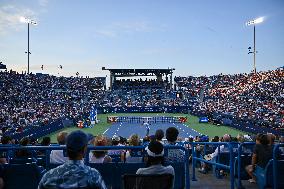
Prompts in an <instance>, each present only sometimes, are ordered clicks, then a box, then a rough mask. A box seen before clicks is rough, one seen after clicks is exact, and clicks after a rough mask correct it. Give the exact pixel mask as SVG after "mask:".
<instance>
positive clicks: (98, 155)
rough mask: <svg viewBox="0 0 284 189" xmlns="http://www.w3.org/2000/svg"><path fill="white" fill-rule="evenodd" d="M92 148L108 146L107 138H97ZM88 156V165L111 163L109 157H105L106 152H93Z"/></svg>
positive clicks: (100, 136)
mask: <svg viewBox="0 0 284 189" xmlns="http://www.w3.org/2000/svg"><path fill="white" fill-rule="evenodd" d="M94 146H108V142H107V138H106V137H105V136H102V135H99V136H97V137H96V138H95V141H94ZM90 154H91V157H90ZM90 154H89V157H90V163H109V162H111V161H112V159H111V157H110V156H108V155H107V150H94V151H93V152H91V153H90Z"/></svg>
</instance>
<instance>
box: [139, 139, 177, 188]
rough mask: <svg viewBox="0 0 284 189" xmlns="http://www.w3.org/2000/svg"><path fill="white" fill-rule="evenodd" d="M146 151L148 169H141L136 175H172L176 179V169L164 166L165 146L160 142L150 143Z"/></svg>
mask: <svg viewBox="0 0 284 189" xmlns="http://www.w3.org/2000/svg"><path fill="white" fill-rule="evenodd" d="M145 150H146V152H147V155H148V156H147V161H146V168H139V169H138V170H137V172H136V174H144V175H146V174H171V175H173V176H174V177H175V170H174V168H173V167H172V166H171V165H169V166H164V146H163V145H162V144H161V143H160V142H158V141H153V142H150V143H149V145H148V146H147V147H146V148H145ZM173 183H174V182H173Z"/></svg>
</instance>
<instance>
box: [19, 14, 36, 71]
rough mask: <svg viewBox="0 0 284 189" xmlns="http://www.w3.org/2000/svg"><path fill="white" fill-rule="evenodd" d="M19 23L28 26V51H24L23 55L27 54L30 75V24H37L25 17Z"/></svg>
mask: <svg viewBox="0 0 284 189" xmlns="http://www.w3.org/2000/svg"><path fill="white" fill-rule="evenodd" d="M20 21H21V22H23V23H27V24H28V51H26V52H25V53H27V54H28V74H29V73H30V54H31V52H30V24H32V25H37V22H36V21H34V20H31V19H28V18H25V17H21V18H20Z"/></svg>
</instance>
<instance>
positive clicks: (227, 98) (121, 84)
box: [0, 68, 284, 133]
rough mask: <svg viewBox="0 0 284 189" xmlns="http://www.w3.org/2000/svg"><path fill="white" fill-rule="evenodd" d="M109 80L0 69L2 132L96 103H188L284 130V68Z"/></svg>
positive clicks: (76, 113)
mask: <svg viewBox="0 0 284 189" xmlns="http://www.w3.org/2000/svg"><path fill="white" fill-rule="evenodd" d="M105 82H106V80H105V78H89V77H87V78H83V77H56V76H50V75H47V74H19V73H16V72H14V71H9V72H0V96H1V98H0V132H1V131H2V133H3V132H8V133H15V132H23V131H24V130H25V129H27V128H28V127H29V126H30V125H33V126H44V125H46V124H49V123H51V122H52V121H54V120H57V119H58V118H62V117H70V118H72V119H76V120H78V118H80V117H81V116H82V115H88V113H89V111H90V109H91V107H92V106H97V107H98V108H105V107H109V108H116V107H123V108H124V107H167V106H171V107H172V106H188V107H190V109H191V111H192V112H193V113H194V112H202V113H204V114H206V115H207V116H210V115H212V113H214V112H221V113H227V114H229V115H231V116H232V117H233V118H234V119H240V120H257V124H256V125H258V126H265V127H270V128H273V129H283V126H284V119H283V114H284V104H283V98H284V91H283V88H284V71H283V68H281V69H277V70H273V71H267V72H258V73H255V74H254V73H250V74H235V75H223V74H219V75H215V76H210V77H206V76H202V77H193V76H189V77H175V86H176V87H175V88H176V90H172V89H170V88H169V82H168V81H167V80H165V81H161V82H158V81H157V80H148V79H146V80H142V79H134V80H130V79H128V80H116V81H115V83H114V89H113V90H106V89H105Z"/></svg>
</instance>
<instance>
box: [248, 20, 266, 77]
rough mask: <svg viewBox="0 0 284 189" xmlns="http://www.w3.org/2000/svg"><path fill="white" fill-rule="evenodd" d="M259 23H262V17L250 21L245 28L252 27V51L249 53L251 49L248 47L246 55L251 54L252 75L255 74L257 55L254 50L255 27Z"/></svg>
mask: <svg viewBox="0 0 284 189" xmlns="http://www.w3.org/2000/svg"><path fill="white" fill-rule="evenodd" d="M261 22H263V17H260V18H256V19H254V20H250V21H248V22H246V25H247V26H250V25H253V51H252V52H251V51H250V49H251V47H249V53H248V54H250V53H253V71H254V73H256V64H255V55H256V53H257V52H256V49H255V25H256V24H259V23H261Z"/></svg>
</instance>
